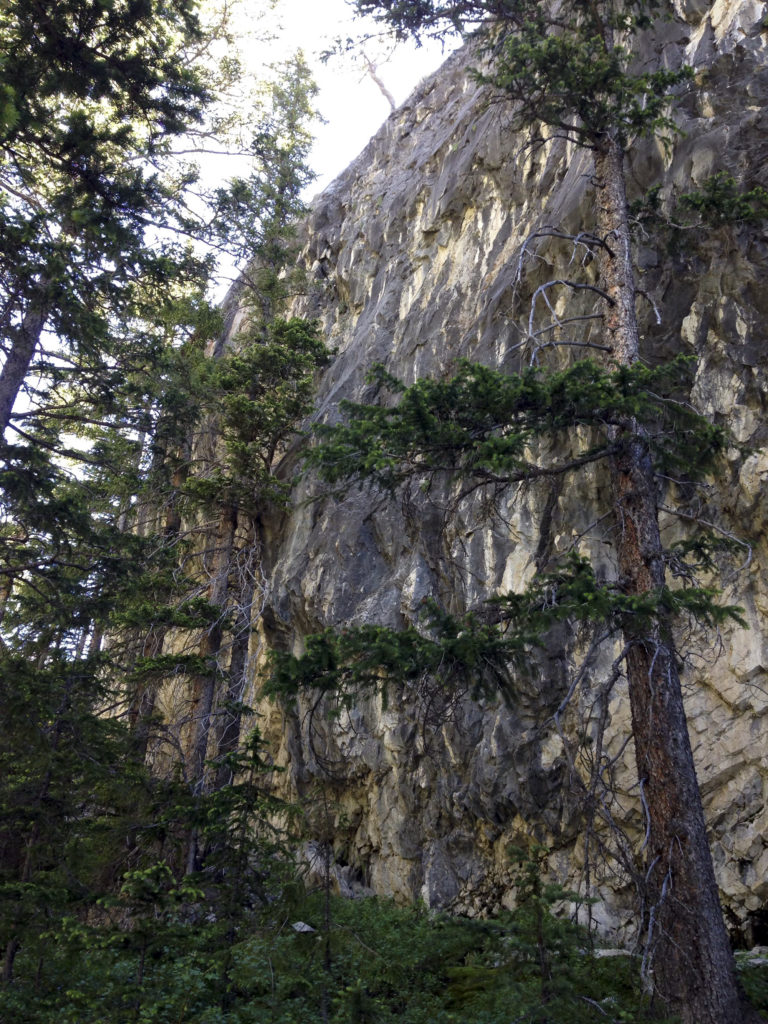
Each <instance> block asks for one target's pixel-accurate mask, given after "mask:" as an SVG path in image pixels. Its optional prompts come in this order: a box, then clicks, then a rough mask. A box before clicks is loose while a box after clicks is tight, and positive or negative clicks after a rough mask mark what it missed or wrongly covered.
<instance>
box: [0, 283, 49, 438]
mask: <svg viewBox="0 0 768 1024" xmlns="http://www.w3.org/2000/svg"><path fill="white" fill-rule="evenodd" d="M46 288H47V283H46V282H43V284H42V285H41V287H40V289H39V291H38V292H37V293H36V294H35V295H34V296H33V298H32V299H31V300H30V304H29V307H28V309H27V312H26V313H25V314H24V316H23V317H22V320H21V323H20V324H19V326H18V328H16V330H15V331H14V332H13V340H12V342H11V350H10V352H9V353H8V358H7V359H6V360H5V363H4V364H3V369H2V371H0V437H2V436H3V434H4V433H5V431H6V430H7V428H8V424H9V423H10V422H11V414H12V412H13V407H14V405H15V403H16V399H17V398H18V395H19V391H20V390H21V387H22V384H23V383H24V381H25V379H26V376H27V374H28V373H29V368H30V366H31V365H32V360H33V359H34V356H35V351H36V349H37V346H38V342H39V341H40V335H41V334H42V333H43V327H44V326H45V321H46V319H47V317H48V306H47V302H46V301H45V299H44V298H43V293H44V292H45V291H46Z"/></svg>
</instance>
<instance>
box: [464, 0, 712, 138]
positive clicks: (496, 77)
mask: <svg viewBox="0 0 768 1024" xmlns="http://www.w3.org/2000/svg"><path fill="white" fill-rule="evenodd" d="M574 6H575V7H576V8H578V5H574ZM580 13H582V14H583V12H580ZM531 18H532V20H530V21H527V22H525V23H524V24H523V25H522V27H521V28H520V29H519V30H516V31H515V32H514V34H510V35H509V36H507V37H506V38H505V39H504V41H503V43H502V44H501V46H500V49H499V50H498V51H496V50H495V52H494V61H493V71H492V72H491V73H490V74H488V73H482V74H480V73H477V74H476V77H477V79H478V80H479V81H480V82H482V83H484V84H487V85H491V86H493V87H494V88H495V89H498V90H500V91H501V92H503V93H505V94H506V95H507V96H509V97H510V98H511V99H513V100H515V101H516V104H517V109H518V111H519V112H518V113H516V115H515V116H516V117H517V119H518V121H519V123H520V124H522V125H527V124H529V123H530V122H531V121H534V122H535V121H540V122H541V123H542V124H545V125H547V126H549V127H550V128H553V129H554V130H555V133H556V134H561V135H564V136H565V137H567V138H571V139H574V140H576V141H577V142H579V143H580V144H581V145H586V146H594V145H596V144H598V143H599V141H600V140H601V138H602V137H603V136H605V135H607V134H608V133H609V132H610V131H615V132H617V133H618V138H619V139H620V141H621V143H622V144H626V143H627V141H628V140H629V139H631V138H632V137H635V136H643V135H658V134H659V133H667V134H669V133H674V131H675V124H674V122H673V121H672V120H671V119H670V118H669V116H668V115H667V113H666V111H667V108H668V106H669V94H670V91H671V90H672V89H673V88H674V87H675V86H677V85H680V84H681V83H682V82H685V81H688V80H690V78H691V77H692V70H691V69H689V68H683V69H681V70H679V71H669V70H661V71H654V72H648V73H646V74H636V73H632V72H631V71H630V70H629V69H630V66H631V62H632V54H631V53H630V51H629V50H627V49H625V48H624V47H622V46H611V45H609V44H607V43H606V39H605V34H604V30H603V29H602V27H601V25H600V23H599V22H596V23H595V24H593V25H590V24H589V20H587V22H586V23H584V22H581V23H579V24H578V25H577V22H576V20H575V19H574V21H573V23H572V25H571V28H572V29H574V31H572V32H566V33H564V34H563V35H559V34H557V35H554V34H553V35H549V34H546V33H545V32H544V31H543V29H545V27H546V19H545V16H544V15H543V14H542V13H541V8H540V7H537V8H536V9H535V10H533V11H532V12H531ZM534 18H535V20H533V19H534Z"/></svg>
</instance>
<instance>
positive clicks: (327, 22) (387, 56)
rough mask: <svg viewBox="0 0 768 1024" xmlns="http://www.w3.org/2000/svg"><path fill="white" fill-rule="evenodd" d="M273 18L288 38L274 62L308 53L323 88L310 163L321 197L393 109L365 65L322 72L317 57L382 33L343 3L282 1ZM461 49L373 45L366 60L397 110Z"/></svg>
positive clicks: (354, 62) (342, 61)
mask: <svg viewBox="0 0 768 1024" xmlns="http://www.w3.org/2000/svg"><path fill="white" fill-rule="evenodd" d="M246 7H247V0H246ZM267 18H269V19H275V20H276V21H278V22H280V23H281V24H282V28H283V30H284V32H283V42H282V43H277V41H276V43H275V45H274V48H273V50H272V52H273V53H275V54H276V53H277V52H278V51H279V50H280V49H281V48H282V47H284V48H285V49H284V52H286V53H290V52H293V51H295V50H297V49H302V50H304V53H305V56H306V57H307V60H308V61H309V63H310V65H311V66H312V68H313V70H314V73H315V78H316V80H317V84H318V86H319V88H320V94H319V96H318V98H317V104H318V108H319V110H320V113H321V114H322V116H323V117H324V118H325V120H326V122H327V123H326V124H325V125H318V126H317V128H316V134H317V142H316V144H315V148H314V151H313V158H312V163H313V166H314V169H315V171H316V172H317V174H318V180H317V181H316V182H315V184H314V185H313V187H312V189H311V193H312V194H315V193H317V192H319V191H321V190H322V189H323V188H325V186H326V185H327V184H328V183H329V182H330V181H332V180H333V178H335V177H336V176H337V175H338V174H340V173H341V172H342V171H343V170H344V168H345V167H347V166H348V165H349V164H350V163H351V162H352V160H354V158H355V157H356V156H357V155H358V153H360V151H361V150H362V149H363V148H364V147H365V145H366V143H367V142H368V140H369V139H370V137H371V136H372V135H374V134H375V132H376V131H377V129H378V128H379V127H380V125H381V124H382V123H383V122H384V121H385V120H386V118H387V117H388V115H389V113H390V106H389V103H388V102H387V100H386V99H385V97H384V96H383V95H382V93H381V91H380V90H379V89H378V87H377V86H376V85H375V83H374V82H373V80H372V79H371V78H370V76H369V75H368V74H367V73H366V70H365V65H364V63H363V61H362V60H361V59H360V57H358V58H357V59H355V57H354V56H353V55H348V56H346V57H340V56H337V57H332V58H331V59H330V60H329V62H328V63H326V64H323V63H322V62H321V61H320V60H319V54H320V53H322V52H323V51H324V50H328V49H331V48H332V46H333V43H334V40H336V39H337V38H339V37H341V38H343V39H346V38H348V37H353V38H359V37H360V36H362V35H364V34H365V33H366V32H377V31H380V29H379V27H378V26H377V25H376V24H375V22H373V21H372V20H371V19H362V18H358V17H355V16H354V15H353V11H352V9H351V8H350V7H349V5H348V4H347V3H346V2H345V0H279V3H278V4H277V7H276V10H275V12H274V13H272V14H270V15H263V21H264V20H266V19H267ZM263 21H262V24H258V25H254V26H253V27H254V28H255V29H256V30H257V31H258V29H260V28H265V27H267V26H266V25H264V24H263ZM458 43H459V41H458V40H451V41H449V43H447V44H446V46H445V48H443V47H442V46H441V45H440V44H439V43H436V42H425V43H424V45H423V46H421V47H419V48H417V47H416V46H415V45H414V44H413V43H400V44H398V45H397V46H396V47H394V48H393V46H392V45H391V44H384V43H383V42H381V43H377V42H375V41H372V42H371V43H368V44H366V47H365V52H366V54H367V55H368V57H369V58H370V59H371V61H372V62H373V63H374V64H375V65H376V66H377V72H378V76H379V77H380V78H381V80H382V81H383V83H384V85H385V86H386V88H387V89H388V90H389V92H390V93H392V95H393V97H394V99H395V102H396V103H397V104H398V105H399V104H401V103H402V102H403V101H404V100H405V99H407V97H408V96H409V95H410V93H411V92H412V91H413V89H414V88H415V87H416V85H418V83H419V82H420V81H421V79H422V78H424V77H425V76H426V75H428V74H430V73H431V72H432V71H434V70H435V69H436V68H437V67H439V66H440V64H442V62H443V61H444V60H445V59H446V57H447V56H448V54H449V53H450V52H451V50H452V49H455V47H456V46H457V45H458ZM271 59H274V56H273V57H272V58H271Z"/></svg>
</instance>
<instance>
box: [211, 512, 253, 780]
mask: <svg viewBox="0 0 768 1024" xmlns="http://www.w3.org/2000/svg"><path fill="white" fill-rule="evenodd" d="M255 546H256V526H255V524H254V523H253V521H250V522H249V523H248V527H247V535H246V538H245V541H244V543H243V545H242V546H241V548H240V551H241V552H243V553H246V552H251V551H253V549H254V547H255ZM257 558H258V555H257ZM257 565H258V562H257ZM252 570H253V567H252V566H251V565H250V564H246V565H245V566H243V567H242V568H241V576H240V581H239V584H238V592H237V616H236V618H235V623H234V630H233V639H232V653H231V655H230V659H229V682H228V684H227V690H226V693H225V695H224V700H225V701H226V702H227V703H229V704H232V705H234V704H239V702H240V701H242V699H243V693H244V692H245V686H246V683H247V682H248V679H247V676H248V665H249V662H248V649H249V646H250V640H251V619H252V616H253V598H254V594H255V592H256V586H255V580H254V577H253V571H252ZM242 718H243V716H242V714H241V712H240V711H239V709H238V710H235V709H234V708H233V707H231V708H229V709H228V710H227V714H226V717H225V718H224V719H223V721H222V724H221V726H220V728H219V730H218V742H217V744H216V757H217V759H218V761H219V764H218V767H217V769H216V781H215V787H216V789H223V788H224V786H228V785H229V784H230V782H231V781H232V771H231V769H230V767H229V765H227V764H226V763H225V759H226V757H227V756H228V755H229V754H234V752H235V751H236V750H237V748H238V746H239V744H240V729H241V726H242Z"/></svg>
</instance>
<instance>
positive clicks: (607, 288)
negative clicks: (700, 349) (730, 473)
mask: <svg viewBox="0 0 768 1024" xmlns="http://www.w3.org/2000/svg"><path fill="white" fill-rule="evenodd" d="M356 6H357V8H358V10H360V11H361V12H362V13H369V14H374V15H375V16H376V17H378V18H379V19H380V20H382V21H384V22H386V23H387V24H389V25H390V26H391V27H393V28H394V29H395V30H396V31H397V32H398V33H399V34H401V35H404V34H415V35H416V36H418V35H421V34H437V35H439V34H442V33H444V32H446V31H448V30H456V29H458V30H464V29H466V28H467V27H473V26H474V27H477V26H478V25H479V24H480V23H481V22H483V20H484V19H488V20H487V22H486V23H485V25H484V26H483V28H482V31H481V35H480V39H481V47H480V49H481V53H482V55H483V56H484V57H485V64H484V65H483V70H482V71H481V72H478V73H477V77H478V78H480V80H481V81H483V82H485V83H486V84H487V85H488V86H489V87H490V88H492V89H493V90H494V91H495V92H496V93H497V94H500V95H501V96H504V97H506V98H507V99H508V100H509V102H510V107H509V109H510V110H511V112H512V116H513V120H514V122H515V124H516V125H517V126H518V127H525V128H529V129H532V131H533V132H534V134H535V135H538V136H539V137H540V136H541V134H542V133H543V134H544V135H545V136H546V134H547V133H549V134H554V135H557V136H560V137H565V138H566V139H568V140H570V141H571V142H572V143H575V144H576V145H578V146H580V147H585V148H587V149H588V150H590V151H591V153H592V155H593V159H594V194H593V203H592V208H593V215H594V221H593V223H592V224H588V225H583V229H582V230H583V233H582V234H580V236H579V239H580V240H581V242H582V243H583V244H585V245H586V246H587V247H588V249H589V251H590V254H591V256H592V257H593V258H594V260H595V261H596V263H597V266H598V268H599V280H598V282H597V283H596V284H594V283H590V284H588V285H586V287H588V288H589V289H590V290H591V291H592V292H593V293H594V294H595V295H596V301H597V302H598V307H597V309H598V315H599V317H600V318H601V320H602V328H601V332H600V333H601V337H600V339H599V344H596V343H593V347H594V348H595V349H596V350H598V349H603V350H604V351H606V352H607V353H608V369H601V368H600V367H598V366H597V365H596V364H595V363H593V362H591V361H589V362H584V363H576V364H575V365H574V366H573V367H572V368H571V369H570V370H567V371H563V373H562V374H561V375H557V374H555V375H554V376H548V375H546V374H544V375H541V374H538V373H536V372H535V371H531V373H529V374H527V375H526V374H522V375H520V376H514V375H513V376H510V377H508V378H503V377H502V376H500V375H496V374H493V373H492V372H491V371H485V370H483V368H481V367H471V366H469V365H467V366H465V367H464V369H463V370H462V371H461V372H460V374H459V376H458V377H457V378H455V379H454V380H453V381H448V382H446V383H443V384H441V383H439V382H428V381H422V382H419V383H417V384H416V385H414V387H413V388H411V389H408V390H407V391H406V390H403V389H402V387H401V386H400V385H399V384H398V383H397V382H396V381H393V380H392V379H391V378H387V375H386V374H384V373H383V371H382V372H380V373H379V381H380V382H381V383H384V384H388V385H389V386H390V387H391V388H394V390H395V391H396V392H397V391H400V392H401V395H400V402H399V405H398V406H397V408H396V410H395V411H393V410H392V409H390V408H384V407H363V406H354V405H348V406H347V413H348V416H349V419H350V422H349V425H348V426H344V425H342V426H340V427H339V428H336V429H334V428H331V429H329V430H328V431H327V433H326V437H325V443H324V444H323V445H322V446H321V447H320V449H318V450H317V452H315V453H313V454H312V455H311V456H310V461H311V463H312V464H314V465H317V466H319V467H320V469H321V471H322V472H323V474H324V475H325V477H326V479H328V480H336V481H339V480H342V479H344V478H345V477H348V478H357V479H361V478H362V479H364V480H366V479H367V480H368V481H375V482H376V483H377V484H379V485H380V486H384V487H388V488H390V489H391V488H394V487H398V486H401V485H402V484H403V483H404V482H406V480H408V479H416V480H422V481H425V480H426V481H428V480H429V479H431V478H432V477H433V476H434V475H436V474H439V473H440V472H444V471H445V470H447V469H451V470H452V471H453V472H454V473H463V474H465V475H466V476H467V477H468V478H469V480H470V482H472V481H476V482H477V481H479V482H480V483H486V484H489V485H493V486H494V487H499V486H505V485H509V484H511V483H514V482H515V481H523V480H532V479H536V478H539V477H542V476H556V475H565V474H567V473H570V472H573V471H575V470H577V469H578V468H579V467H581V466H583V465H584V464H586V463H589V462H594V461H598V460H604V461H605V463H606V464H607V465H608V467H609V470H610V479H611V494H612V497H611V506H612V508H611V511H612V515H613V518H614V521H615V533H614V536H615V542H614V543H615V555H616V562H617V568H618V578H617V580H616V582H615V583H614V584H613V585H610V586H607V587H606V586H605V585H601V584H599V583H598V581H597V580H596V578H595V576H594V573H593V571H592V569H591V567H590V566H589V565H588V564H587V563H585V562H584V561H583V560H581V559H579V558H578V557H576V558H574V559H572V560H571V561H570V562H569V563H567V564H565V565H563V566H561V567H560V568H559V569H557V570H555V572H554V573H553V574H552V575H550V576H548V577H546V579H542V580H539V581H537V582H536V583H535V584H534V585H533V587H532V588H531V589H530V590H529V591H528V592H526V594H524V595H507V596H506V597H505V598H503V599H499V601H498V602H497V604H498V606H499V607H501V608H503V612H502V613H501V617H502V621H503V624H504V629H505V632H501V631H499V629H498V628H497V627H496V626H493V625H491V626H488V625H486V624H483V623H482V622H480V621H478V620H476V619H472V618H470V619H466V620H463V621H462V622H460V623H456V622H453V621H449V619H448V617H446V616H445V615H443V614H442V613H440V612H439V610H438V609H436V608H434V609H433V610H432V613H431V616H432V617H431V623H430V624H431V628H432V631H433V632H432V635H431V638H428V637H427V636H425V635H424V633H423V631H420V630H407V631H405V632H404V633H402V634H399V635H397V634H392V633H391V632H390V631H386V630H380V629H378V628H377V627H364V628H363V629H362V630H359V631H350V632H348V633H345V634H342V635H341V636H340V637H336V636H334V635H333V634H332V633H330V632H329V633H327V634H325V635H323V636H320V637H317V638H314V639H311V640H310V642H309V644H308V647H307V654H306V656H305V657H304V659H301V660H299V661H298V662H296V661H293V660H291V659H285V658H281V657H278V659H277V669H276V673H275V676H274V680H273V685H276V686H278V687H279V686H280V685H283V686H286V687H288V688H291V687H293V688H294V690H295V688H296V686H297V685H301V683H302V681H303V682H305V683H310V684H311V683H313V682H314V685H318V686H320V687H321V688H324V687H325V688H327V689H328V690H329V691H332V690H334V689H337V688H338V687H339V686H341V687H342V688H343V690H344V693H345V699H347V700H350V699H352V696H351V694H352V692H354V690H355V689H356V688H357V687H361V686H371V685H378V684H379V681H380V679H381V676H382V674H383V675H385V676H386V675H387V674H388V673H389V674H390V675H391V676H392V677H396V676H398V675H399V676H400V678H402V677H403V676H405V678H408V677H409V674H414V673H418V672H420V671H423V670H424V669H427V670H433V671H438V670H439V671H440V672H441V673H442V675H443V677H444V678H446V677H447V678H454V679H455V678H460V677H461V676H462V675H467V674H469V675H473V676H475V677H480V678H482V677H483V676H485V677H486V678H487V676H488V672H489V669H488V666H493V665H496V666H497V667H496V668H495V669H493V671H495V672H496V673H497V677H498V679H502V680H503V676H504V671H503V669H499V668H498V666H499V665H500V664H501V665H504V664H506V665H509V664H510V663H514V662H515V661H516V660H519V659H520V658H521V657H522V656H523V655H524V654H525V652H526V651H527V650H529V649H530V645H531V643H532V642H533V643H535V642H536V638H537V637H538V638H540V637H541V636H542V632H543V630H544V629H545V628H546V625H547V624H548V623H549V624H551V623H552V622H553V621H562V620H564V619H568V618H569V617H570V619H571V620H572V621H581V622H590V621H591V622H596V621H602V622H607V623H612V630H611V632H614V631H616V630H618V635H619V636H620V637H621V641H622V646H623V650H622V654H621V657H620V663H621V664H623V666H624V670H625V672H626V677H627V680H628V684H629V694H630V702H631V709H632V733H633V738H634V746H635V754H636V763H637V773H638V782H639V786H640V792H641V796H642V802H643V808H644V814H645V828H646V838H645V842H644V844H643V858H644V863H645V866H644V875H645V901H646V906H645V914H644V920H643V927H644V928H645V929H646V934H645V941H646V967H647V968H648V970H647V979H648V981H649V982H650V983H651V984H652V986H653V989H654V992H655V993H656V994H657V995H658V996H659V997H660V998H661V1000H662V1001H663V1005H664V1007H665V1008H666V1010H667V1012H669V1013H672V1014H677V1015H679V1017H680V1019H681V1020H683V1021H685V1022H686V1024H704V1022H706V1024H737V1022H742V1021H744V1020H747V1019H748V1018H749V1016H750V1011H749V1010H747V1009H746V1008H745V1007H744V1006H743V1005H742V1001H741V998H740V994H739V991H738V987H737V984H736V980H735V973H734V967H733V957H732V953H731V950H730V946H729V943H728V938H727V934H726V930H725V926H724V923H723V918H722V913H721V909H720V906H719V902H718V895H717V887H716V883H715V878H714V872H713V868H712V861H711V857H710V853H709V848H708V844H707V837H706V830H705V824H704V816H703V811H702V806H701V798H700V794H699V790H698V785H697V782H696V775H695V770H694V764H693V757H692V753H691V746H690V741H689V737H688V731H687V725H686V721H685V713H684V708H683V700H682V692H681V686H680V678H679V663H678V657H677V652H676V649H675V641H674V623H675V620H676V617H677V616H678V615H679V614H681V613H692V614H694V615H697V616H698V617H699V618H700V619H703V620H704V621H709V622H714V621H718V620H719V619H720V618H721V617H722V616H723V615H725V616H727V615H728V614H736V612H735V611H733V610H728V609H717V607H716V606H715V605H714V604H713V602H712V595H711V594H708V593H706V592H704V591H702V590H701V589H700V588H693V589H691V590H689V591H685V590H683V591H677V590H675V591H672V590H670V589H669V587H668V584H667V552H665V549H664V546H663V544H662V541H661V537H660V533H659V518H658V498H657V495H658V493H659V473H660V472H661V471H662V467H663V463H664V460H665V459H666V458H669V459H671V460H672V461H673V462H674V461H676V462H677V463H678V464H682V463H683V462H684V461H685V460H686V458H687V457H688V455H690V454H691V453H692V452H693V450H694V449H698V451H699V453H700V454H701V455H703V456H705V457H704V458H703V460H702V461H701V462H700V465H699V467H698V468H697V465H696V460H695V459H692V460H690V461H689V464H688V467H687V468H688V472H689V473H690V475H691V476H692V477H695V476H696V473H697V472H699V473H700V472H706V471H707V469H706V463H707V461H708V460H707V456H712V455H713V454H714V453H715V452H716V451H717V449H718V448H719V447H721V445H722V439H718V437H717V431H715V430H714V429H713V428H711V427H710V426H709V425H708V424H706V423H704V422H703V421H701V420H699V421H698V423H693V422H690V423H689V424H688V427H685V425H684V424H683V423H682V422H681V421H680V420H679V418H678V421H677V422H674V420H675V419H676V418H677V414H676V413H675V414H673V416H672V419H673V422H672V423H669V421H668V424H669V426H670V427H671V432H667V433H665V434H664V446H665V448H666V452H660V450H659V445H658V442H657V440H656V438H655V437H654V430H655V428H657V427H658V425H659V423H660V422H663V421H664V420H665V419H667V417H668V416H669V414H670V410H671V409H672V408H674V406H675V405H676V403H675V402H674V401H673V399H674V388H672V390H670V389H669V385H667V389H666V390H664V391H662V392H661V394H662V395H666V396H668V398H665V399H664V400H663V401H662V403H661V405H659V404H658V402H657V401H656V399H655V397H654V396H655V395H657V392H656V390H655V389H656V386H657V384H658V383H659V381H658V378H657V379H656V380H655V381H654V380H653V379H652V378H653V373H651V374H650V376H648V371H646V369H645V368H644V366H643V364H642V362H641V358H640V357H641V351H640V338H639V332H638V321H637V313H636V301H637V292H636V286H635V280H634V272H633V265H632V252H631V239H630V231H629V223H628V208H627V199H626V189H625V174H624V160H625V154H626V148H627V145H628V143H629V141H630V140H631V139H633V138H636V137H638V136H642V135H649V136H658V135H659V134H664V133H669V132H670V131H673V130H674V125H673V122H672V121H671V120H670V118H669V115H668V113H667V107H668V102H669V95H670V92H671V90H673V89H674V88H675V87H676V86H678V85H680V83H682V82H684V81H685V79H686V78H687V77H688V75H689V72H688V71H687V70H686V69H681V70H679V71H668V70H660V71H656V72H646V73H640V72H637V71H635V70H634V69H633V65H632V53H631V49H630V46H631V42H632V39H633V37H634V36H635V35H636V34H637V33H638V32H640V31H643V30H646V29H649V28H651V27H652V24H653V20H652V19H653V18H654V17H656V16H661V15H662V14H663V13H664V12H663V11H662V10H661V9H660V5H658V4H656V3H653V2H650V0H648V2H646V0H623V2H612V0H597V2H594V0H576V2H575V3H571V4H567V5H557V4H554V5H549V4H543V3H539V2H536V0H460V2H459V0H457V2H450V0H449V2H441V0H357V2H356ZM582 287H585V286H584V285H582ZM611 367H613V369H611ZM662 374H663V371H662ZM662 406H665V407H666V408H662ZM677 408H678V410H679V409H680V408H681V406H679V405H677ZM683 418H685V417H683ZM586 425H588V426H589V427H590V428H592V429H593V430H595V429H596V430H597V432H598V435H599V437H600V440H599V442H598V443H597V444H596V445H591V446H590V447H589V448H585V449H583V450H582V451H581V453H580V454H578V455H577V456H574V457H572V458H565V459H564V460H563V461H562V462H561V463H555V464H551V465H546V464H545V465H537V464H536V463H535V462H533V461H532V460H531V458H530V454H529V450H528V445H529V444H530V443H531V442H532V441H534V440H535V439H536V438H537V437H540V436H541V435H542V434H544V435H549V436H552V435H554V436H566V435H567V432H568V430H569V429H571V430H572V429H573V428H574V427H576V426H586ZM686 439H687V440H688V441H691V442H692V443H691V445H689V446H687V441H686ZM545 591H546V595H545ZM513 623H514V626H513V625H512V624H513Z"/></svg>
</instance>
